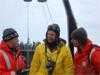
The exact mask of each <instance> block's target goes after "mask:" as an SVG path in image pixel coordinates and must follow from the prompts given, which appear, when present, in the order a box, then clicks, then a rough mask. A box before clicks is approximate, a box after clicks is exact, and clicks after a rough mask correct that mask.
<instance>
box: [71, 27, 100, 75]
mask: <svg viewBox="0 0 100 75" xmlns="http://www.w3.org/2000/svg"><path fill="white" fill-rule="evenodd" d="M71 37H72V40H71V42H72V43H73V45H74V46H75V47H77V52H76V54H75V57H74V64H75V75H100V47H99V46H96V45H92V41H91V40H89V39H88V38H87V32H86V30H85V29H84V28H82V27H81V28H78V29H75V30H74V31H73V32H72V34H71ZM94 39H96V38H94Z"/></svg>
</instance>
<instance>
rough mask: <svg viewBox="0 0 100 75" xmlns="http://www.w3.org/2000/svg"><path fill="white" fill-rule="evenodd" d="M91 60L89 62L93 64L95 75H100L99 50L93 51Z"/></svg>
mask: <svg viewBox="0 0 100 75" xmlns="http://www.w3.org/2000/svg"><path fill="white" fill-rule="evenodd" d="M93 49H94V48H93ZM91 58H92V59H91V61H92V62H93V64H94V66H95V69H96V72H97V74H99V75H100V48H98V49H95V51H94V52H93V53H92V56H91ZM91 61H90V62H91Z"/></svg>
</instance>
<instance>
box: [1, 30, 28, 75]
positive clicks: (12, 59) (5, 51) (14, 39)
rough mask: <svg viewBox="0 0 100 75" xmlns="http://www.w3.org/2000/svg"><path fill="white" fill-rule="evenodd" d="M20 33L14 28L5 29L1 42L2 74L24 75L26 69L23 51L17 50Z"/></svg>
mask: <svg viewBox="0 0 100 75" xmlns="http://www.w3.org/2000/svg"><path fill="white" fill-rule="evenodd" d="M18 37H19V35H18V33H17V32H16V31H15V30H14V29H13V28H7V29H5V30H4V31H3V40H2V41H1V44H0V75H24V74H25V72H23V71H24V70H26V67H25V64H24V62H23V60H22V56H21V53H20V52H19V51H18V50H17V46H18V41H19V40H18Z"/></svg>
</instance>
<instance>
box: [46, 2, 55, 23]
mask: <svg viewBox="0 0 100 75" xmlns="http://www.w3.org/2000/svg"><path fill="white" fill-rule="evenodd" d="M46 5H47V9H48V11H49V14H50V18H51V21H52V23H53V19H52V16H51V13H50V10H49V7H48V4H47V2H46Z"/></svg>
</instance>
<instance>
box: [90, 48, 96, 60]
mask: <svg viewBox="0 0 100 75" xmlns="http://www.w3.org/2000/svg"><path fill="white" fill-rule="evenodd" d="M94 51H95V49H93V50H92V51H91V53H90V55H89V60H90V59H91V56H92V53H93V52H94Z"/></svg>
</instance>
